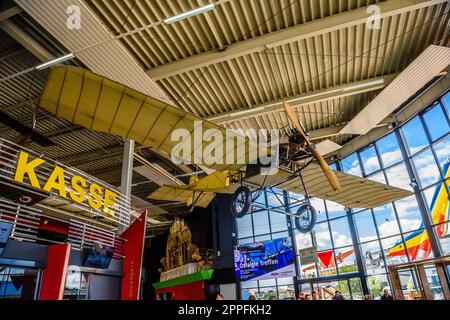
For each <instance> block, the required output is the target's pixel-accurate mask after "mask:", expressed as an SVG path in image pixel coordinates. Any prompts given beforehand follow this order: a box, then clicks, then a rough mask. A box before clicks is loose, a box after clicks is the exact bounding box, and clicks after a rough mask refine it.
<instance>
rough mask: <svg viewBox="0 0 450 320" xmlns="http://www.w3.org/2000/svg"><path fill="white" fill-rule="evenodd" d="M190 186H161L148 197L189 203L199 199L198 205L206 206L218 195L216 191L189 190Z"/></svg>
mask: <svg viewBox="0 0 450 320" xmlns="http://www.w3.org/2000/svg"><path fill="white" fill-rule="evenodd" d="M188 188H189V187H188V186H177V185H170V186H169V185H167V186H161V187H159V188H158V189H157V190H155V191H154V192H153V193H152V194H151V195H150V196H148V198H149V199H154V200H162V201H170V202H184V203H186V204H187V205H191V204H192V203H193V201H197V202H196V203H195V205H196V206H197V207H202V208H206V207H207V206H208V205H209V203H210V202H211V201H212V200H213V199H214V197H215V196H216V195H215V194H214V193H210V192H204V193H201V192H200V191H194V190H189V189H188ZM197 198H198V199H197Z"/></svg>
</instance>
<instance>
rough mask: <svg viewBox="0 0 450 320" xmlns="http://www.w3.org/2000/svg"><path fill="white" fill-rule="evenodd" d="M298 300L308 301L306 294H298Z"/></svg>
mask: <svg viewBox="0 0 450 320" xmlns="http://www.w3.org/2000/svg"><path fill="white" fill-rule="evenodd" d="M297 300H306V296H305V293H304V292H300V293H299V294H298V299H297Z"/></svg>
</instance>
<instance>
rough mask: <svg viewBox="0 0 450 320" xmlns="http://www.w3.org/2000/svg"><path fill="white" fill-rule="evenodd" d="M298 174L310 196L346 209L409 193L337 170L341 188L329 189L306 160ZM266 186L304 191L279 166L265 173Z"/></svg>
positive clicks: (256, 182) (258, 182)
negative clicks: (269, 174)
mask: <svg viewBox="0 0 450 320" xmlns="http://www.w3.org/2000/svg"><path fill="white" fill-rule="evenodd" d="M301 174H302V176H303V181H304V182H305V186H306V191H307V192H308V195H309V196H310V197H317V198H321V199H325V200H330V201H333V202H336V203H339V204H341V205H343V206H345V207H348V208H375V207H378V206H381V205H383V204H386V203H389V202H392V201H396V200H399V199H402V198H405V197H408V196H410V195H412V194H413V193H412V192H410V191H408V190H404V189H400V188H397V187H392V186H388V185H386V184H382V183H379V182H375V181H372V180H369V179H365V178H361V177H357V176H354V175H350V174H346V173H343V172H339V171H335V174H336V176H337V177H338V179H339V182H340V183H341V186H342V188H341V190H338V191H333V189H332V188H331V186H330V184H329V183H328V181H327V178H326V177H325V175H324V174H323V172H322V169H321V168H320V167H319V166H318V165H317V164H315V163H310V164H309V165H308V166H307V167H306V168H304V169H303V170H302V171H301ZM245 182H246V183H249V184H251V185H254V186H260V185H262V183H263V182H264V176H260V175H259V176H253V177H250V178H248V179H246V180H245ZM266 185H269V186H275V187H277V188H280V189H283V190H286V191H290V192H295V193H301V194H305V190H304V188H303V185H302V183H301V181H300V178H299V177H298V176H294V175H293V173H292V172H291V171H289V170H286V169H283V168H280V169H279V170H278V173H277V174H275V175H272V176H268V177H267V180H266Z"/></svg>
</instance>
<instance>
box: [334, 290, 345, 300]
mask: <svg viewBox="0 0 450 320" xmlns="http://www.w3.org/2000/svg"><path fill="white" fill-rule="evenodd" d="M333 300H345V298H344V296H343V295H342V293H341V292H340V291H339V290H336V292H335V293H334V296H333Z"/></svg>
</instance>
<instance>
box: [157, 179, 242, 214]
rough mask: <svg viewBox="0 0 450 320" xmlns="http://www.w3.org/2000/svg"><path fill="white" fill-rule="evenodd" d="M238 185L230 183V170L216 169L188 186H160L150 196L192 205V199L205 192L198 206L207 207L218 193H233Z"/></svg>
mask: <svg viewBox="0 0 450 320" xmlns="http://www.w3.org/2000/svg"><path fill="white" fill-rule="evenodd" d="M238 187H239V184H231V185H230V183H229V172H228V171H215V172H214V173H212V174H210V175H208V176H206V177H204V178H202V179H199V180H196V181H195V182H194V183H192V184H190V185H188V186H176V185H165V186H162V187H159V188H158V189H157V190H155V191H154V192H152V193H151V194H150V195H149V196H148V198H149V199H153V200H165V201H171V202H186V203H187V204H188V205H191V204H192V201H195V200H196V199H197V197H198V196H199V195H200V194H201V193H202V192H203V194H202V195H201V196H200V198H199V200H198V202H197V203H196V206H199V207H206V206H208V204H209V202H211V200H212V199H214V197H215V195H216V194H217V193H227V194H232V193H234V192H235V191H236V189H237V188H238Z"/></svg>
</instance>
